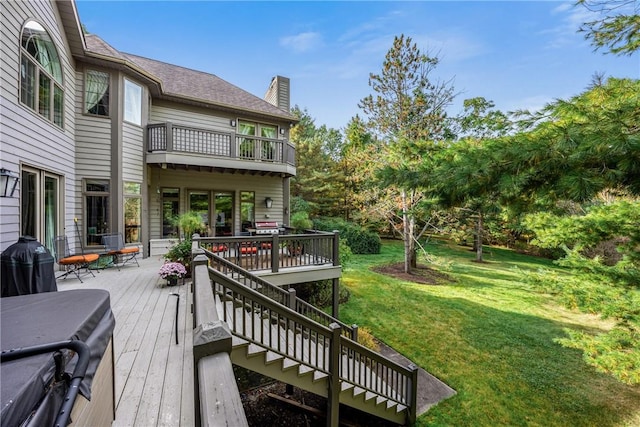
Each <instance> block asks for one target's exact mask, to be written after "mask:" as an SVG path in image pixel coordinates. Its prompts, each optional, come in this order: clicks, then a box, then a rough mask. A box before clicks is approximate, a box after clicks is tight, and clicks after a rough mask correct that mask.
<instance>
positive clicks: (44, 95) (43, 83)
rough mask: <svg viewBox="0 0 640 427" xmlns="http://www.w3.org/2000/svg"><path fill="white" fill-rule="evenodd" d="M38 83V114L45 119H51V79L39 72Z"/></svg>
mask: <svg viewBox="0 0 640 427" xmlns="http://www.w3.org/2000/svg"><path fill="white" fill-rule="evenodd" d="M39 83H40V85H39V87H40V91H39V92H38V112H39V113H40V114H41V115H43V116H45V117H46V118H47V119H51V79H50V78H49V77H47V76H46V74H44V73H43V72H42V71H41V72H40V80H39Z"/></svg>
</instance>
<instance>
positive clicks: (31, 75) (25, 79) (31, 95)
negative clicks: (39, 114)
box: [20, 55, 36, 110]
mask: <svg viewBox="0 0 640 427" xmlns="http://www.w3.org/2000/svg"><path fill="white" fill-rule="evenodd" d="M35 86H36V66H35V64H34V63H33V62H31V61H30V60H29V59H27V57H26V56H25V55H22V58H21V65H20V101H22V103H23V104H25V105H26V106H27V107H29V108H31V109H32V110H35V109H36V91H35Z"/></svg>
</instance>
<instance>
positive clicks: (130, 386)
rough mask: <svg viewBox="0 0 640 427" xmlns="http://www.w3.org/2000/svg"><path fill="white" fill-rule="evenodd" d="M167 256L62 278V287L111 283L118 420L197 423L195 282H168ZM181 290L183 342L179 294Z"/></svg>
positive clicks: (130, 423) (107, 285)
mask: <svg viewBox="0 0 640 427" xmlns="http://www.w3.org/2000/svg"><path fill="white" fill-rule="evenodd" d="M162 263H163V259H162V258H161V257H157V256H156V257H151V258H146V259H143V260H140V267H137V266H135V265H133V266H129V265H127V266H126V267H123V268H122V269H121V270H120V271H118V270H117V268H107V269H105V270H101V271H100V272H96V273H95V275H96V277H95V278H94V277H91V276H90V275H88V276H87V275H84V276H83V277H82V280H83V281H84V283H80V282H79V281H78V280H77V279H74V278H72V277H71V276H69V277H68V278H67V279H64V280H58V289H59V290H60V291H65V290H71V289H87V288H95V289H105V290H107V291H109V294H110V296H111V309H112V311H113V313H114V316H115V318H116V326H115V329H114V339H113V342H114V352H115V361H116V362H115V364H116V366H115V379H114V380H115V393H116V419H115V421H114V423H113V425H114V426H142V425H144V426H193V425H194V424H195V414H194V381H193V378H194V377H193V375H194V371H193V347H192V344H193V343H192V339H193V337H192V331H193V317H192V314H191V298H192V295H191V293H190V292H189V288H190V286H189V285H188V284H187V285H185V286H175V287H162V286H161V285H163V284H164V280H163V279H161V278H160V277H159V276H158V270H159V269H160V266H161V265H162ZM171 293H178V294H179V295H180V306H179V312H178V313H179V317H178V342H179V343H178V344H177V345H176V343H175V338H176V337H175V315H176V297H175V296H171V295H170V294H171Z"/></svg>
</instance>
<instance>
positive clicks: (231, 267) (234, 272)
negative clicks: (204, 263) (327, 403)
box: [203, 249, 358, 340]
mask: <svg viewBox="0 0 640 427" xmlns="http://www.w3.org/2000/svg"><path fill="white" fill-rule="evenodd" d="M203 251H204V254H205V255H206V256H207V258H209V265H210V266H211V267H214V268H215V269H216V270H217V271H220V272H222V273H223V274H225V275H227V276H229V277H231V278H233V279H234V280H236V281H238V282H239V283H241V284H243V285H244V286H246V287H248V288H250V289H253V290H256V291H258V292H260V293H261V294H262V295H265V296H267V297H269V298H271V299H272V300H274V301H276V302H277V303H279V304H282V305H286V306H287V307H289V308H292V309H293V310H295V311H296V312H297V313H300V314H302V315H303V316H306V317H308V318H309V319H313V320H315V321H316V322H318V323H320V324H322V325H324V326H327V327H328V326H329V325H330V324H332V323H337V324H338V325H340V329H341V334H343V335H344V336H346V337H349V338H351V339H353V340H357V333H358V329H357V327H356V326H355V325H354V326H349V325H347V324H345V323H343V322H341V321H339V320H337V319H335V318H333V317H332V316H331V315H329V314H327V313H325V312H324V311H322V310H320V309H318V308H317V307H314V306H313V305H311V304H309V303H307V302H306V301H304V300H302V299H300V298H298V297H297V296H296V293H295V289H289V290H284V289H282V288H281V287H279V286H275V285H273V284H271V283H270V282H268V281H266V280H264V279H262V278H260V277H258V276H256V275H255V274H252V273H250V272H249V271H247V270H245V269H244V268H242V267H239V266H238V265H236V264H234V263H232V262H230V261H229V260H226V259H224V258H223V257H221V256H219V255H216V254H215V253H213V252H211V251H208V250H206V249H203Z"/></svg>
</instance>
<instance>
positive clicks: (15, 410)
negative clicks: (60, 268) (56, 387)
mask: <svg viewBox="0 0 640 427" xmlns="http://www.w3.org/2000/svg"><path fill="white" fill-rule="evenodd" d="M0 324H1V325H2V336H1V340H0V342H1V346H2V351H7V350H10V349H15V348H20V347H29V346H33V345H38V344H47V343H51V342H56V341H64V340H69V339H77V340H81V341H83V342H85V343H86V344H87V345H88V346H89V348H90V350H91V361H90V362H89V368H88V369H87V373H86V375H85V377H84V380H83V382H82V384H81V386H80V393H81V394H82V395H83V396H85V397H86V398H87V399H90V398H91V394H90V390H91V382H92V380H93V376H94V375H95V372H96V370H97V368H98V364H99V363H100V360H101V359H102V355H103V354H104V351H105V349H106V347H107V345H108V344H109V340H110V339H111V336H112V334H113V329H114V327H115V319H114V317H113V313H112V311H111V304H110V299H109V293H108V292H107V291H103V290H99V289H78V290H70V291H62V292H47V293H41V294H31V295H20V296H14V297H8V298H2V299H1V300H0ZM74 366H75V359H74V360H73V361H72V362H71V363H68V364H67V367H66V372H68V373H71V372H72V371H73V368H74ZM0 368H1V371H0V375H1V377H2V384H1V389H2V391H1V399H2V407H1V416H0V424H1V425H2V426H14V425H20V424H21V423H22V422H23V421H24V420H25V419H26V418H27V417H29V415H30V414H31V412H32V411H33V410H34V409H35V408H36V407H37V406H38V403H39V402H40V401H41V400H42V399H43V398H44V396H45V389H46V387H47V386H48V385H49V384H50V383H51V380H52V378H53V376H54V373H55V363H54V360H53V357H52V353H48V354H42V355H39V356H33V357H28V358H24V359H18V360H14V361H10V362H5V363H2V364H1V365H0ZM45 402H46V400H45ZM50 412H51V411H50ZM52 413H53V414H54V415H55V414H56V409H55V408H54V409H53V411H52ZM54 419H55V418H54Z"/></svg>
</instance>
